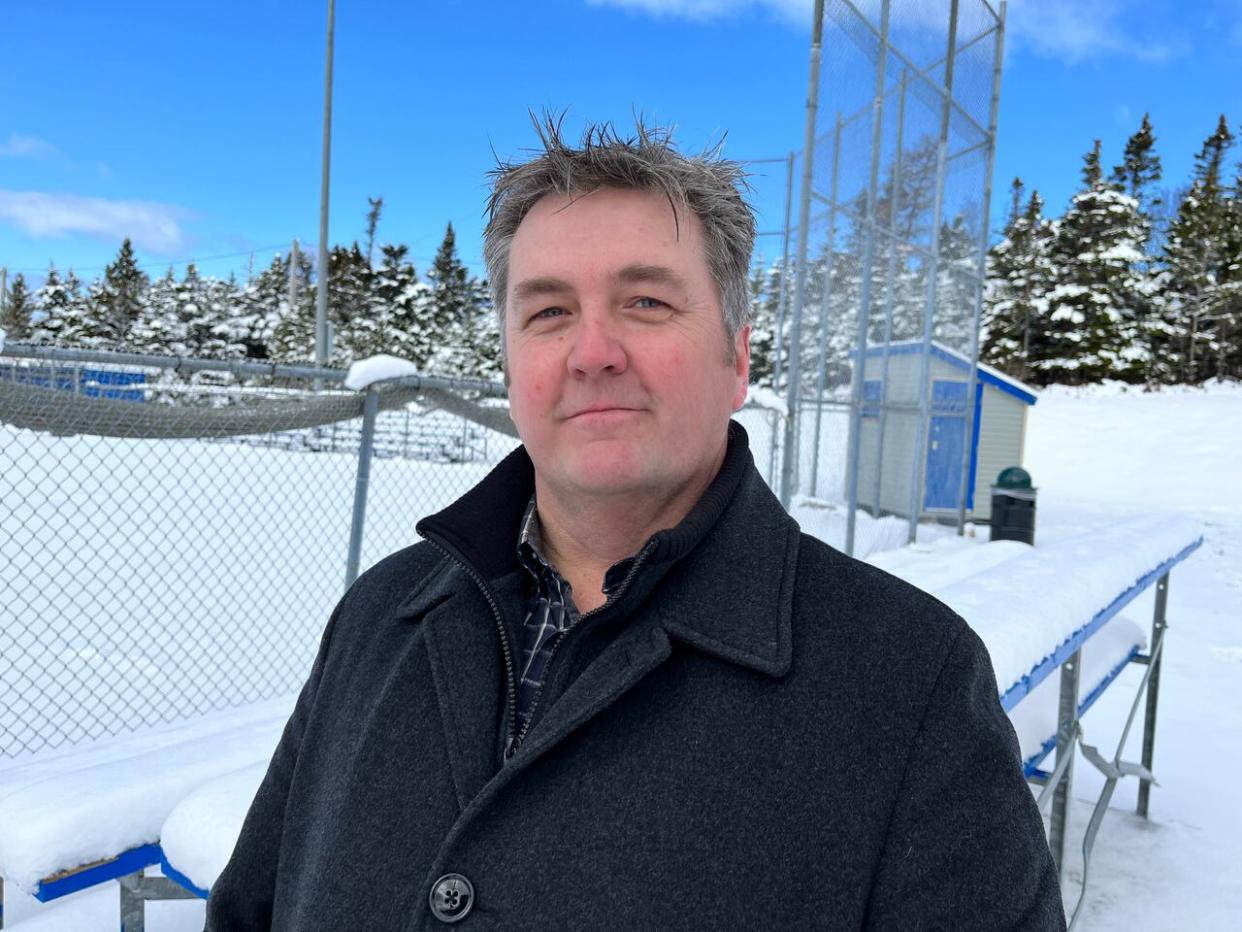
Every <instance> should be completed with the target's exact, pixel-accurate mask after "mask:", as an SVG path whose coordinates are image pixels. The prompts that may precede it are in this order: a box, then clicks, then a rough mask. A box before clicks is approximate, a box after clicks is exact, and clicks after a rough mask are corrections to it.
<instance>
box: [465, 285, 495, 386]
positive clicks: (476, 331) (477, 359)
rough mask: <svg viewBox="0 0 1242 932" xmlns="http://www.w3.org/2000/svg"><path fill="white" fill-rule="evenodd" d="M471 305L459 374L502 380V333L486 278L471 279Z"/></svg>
mask: <svg viewBox="0 0 1242 932" xmlns="http://www.w3.org/2000/svg"><path fill="white" fill-rule="evenodd" d="M469 281H470V292H471V300H470V305H469V307H467V309H466V317H465V324H464V331H463V338H462V340H461V341H460V344H459V345H460V346H461V348H462V353H461V356H460V357H459V359H460V360H461V362H460V369H459V370H458V372H459V373H460V374H461V375H463V376H466V377H467V378H473V379H498V378H500V377H501V366H500V339H501V337H500V330H499V329H498V327H497V322H496V312H495V311H494V310H493V308H492V300H491V293H490V292H489V291H488V288H487V282H486V281H485V280H484V279H480V278H475V277H473V276H471V278H470V280H469Z"/></svg>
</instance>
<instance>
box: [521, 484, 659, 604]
mask: <svg viewBox="0 0 1242 932" xmlns="http://www.w3.org/2000/svg"><path fill="white" fill-rule="evenodd" d="M639 550H640V551H641V550H642V548H641V547H640V548H639ZM517 552H518V561H519V562H520V563H521V564H522V566H524V567H525V568H526V571H527V572H528V573H530V575H531V578H532V579H533V580H534V583H535V585H536V586H538V587H539V589H540V590H542V591H547V589H548V588H549V587H551V586H552V585H554V581H559V582H560V588H562V589H563V590H564V591H565V592H566V593H567V594H568V596H569V598H568V600H567V602H568V603H569V605H570V606H571V607H572V603H573V591H572V588H571V587H570V585H569V583H568V582H566V581H565V579H564V577H562V576H561V574H560V573H559V572H558V571H557V569H556V567H554V566H553V565H552V564H551V563H549V562H548V560H547V558H546V557H545V556H544V555H543V529H542V528H541V527H540V526H539V511H538V509H537V508H536V506H535V496H534V495H532V496H531V497H530V502H529V503H528V504H527V506H526V513H525V514H524V515H523V516H522V524H521V527H520V530H519V531H518V547H517ZM637 556H638V554H637V553H635V554H633V555H632V556H628V557H626V558H625V559H623V560H618V561H617V562H616V563H614V564H613V565H612V566H610V567H608V572H606V573H605V574H604V588H603V590H602V591H603V593H604V596H605V597H606V598H609V599H611V598H612V595H613V593H614V592H616V591H617V589H618V587H619V586H620V585H621V583H622V582H623V581H624V580H625V577H626V576H628V575H629V572H630V569H631V568H632V567H633V565H634V560H635V558H636V557H637ZM548 574H551V576H549V575H548ZM573 613H574V616H575V620H576V616H577V609H576V608H573Z"/></svg>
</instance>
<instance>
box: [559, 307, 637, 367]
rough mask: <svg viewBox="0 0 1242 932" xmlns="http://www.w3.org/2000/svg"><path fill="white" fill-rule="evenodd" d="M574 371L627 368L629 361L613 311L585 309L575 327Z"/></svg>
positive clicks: (572, 361)
mask: <svg viewBox="0 0 1242 932" xmlns="http://www.w3.org/2000/svg"><path fill="white" fill-rule="evenodd" d="M567 362H568V365H569V370H570V372H571V373H574V374H579V373H581V374H582V375H595V374H597V373H601V372H611V373H612V374H614V375H616V374H619V373H621V372H624V371H625V370H626V368H627V367H628V365H629V362H628V359H627V357H626V353H625V345H624V342H623V340H622V337H621V333H620V330H619V326H618V322H617V321H614V320H613V319H612V315H611V314H591V313H589V312H584V313H583V314H582V316H581V318H580V319H579V323H578V326H577V327H575V328H574V333H573V346H572V347H571V348H570V351H569V359H568V361H567Z"/></svg>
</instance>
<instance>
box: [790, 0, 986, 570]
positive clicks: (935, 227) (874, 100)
mask: <svg viewBox="0 0 1242 932" xmlns="http://www.w3.org/2000/svg"><path fill="white" fill-rule="evenodd" d="M1001 30H1002V20H1001V18H1000V17H999V16H998V15H997V14H996V13H995V12H994V10H993V8H992V7H991V6H990V5H989V4H987V3H986V2H984V0H825V4H824V20H823V34H822V47H823V56H822V65H821V67H820V71H819V80H818V85H817V93H816V95H815V96H816V103H817V108H816V119H815V129H814V133H813V137H814V143H813V159H812V163H811V164H812V166H813V174H812V180H811V184H810V186H809V188H808V190H807V191H806V192H804V197H806V198H807V199H808V202H809V211H808V217H809V223H808V226H807V229H806V230H805V231H804V242H805V256H804V263H805V286H804V288H803V291H802V295H801V301H800V302H799V305H798V309H797V319H796V320H795V321H794V326H793V327H791V329H790V333H789V340H790V343H791V355H792V354H796V356H797V359H798V363H799V371H800V374H799V377H798V385H797V390H796V393H793V394H795V395H796V400H797V406H798V408H799V409H800V413H799V415H798V416H797V418H796V419H795V425H796V438H795V443H796V444H797V448H798V451H799V455H798V457H797V458H796V460H795V463H794V466H795V468H794V469H793V470H792V489H793V491H797V492H802V493H808V494H815V495H821V496H823V495H830V496H835V495H840V496H841V497H842V498H843V499H845V500H846V501H847V502H848V503H849V505H850V507H851V515H852V514H853V509H854V507H855V506H857V505H862V506H864V507H865V508H867V509H868V510H869V511H871V512H872V513H873V514H881V513H888V514H892V513H896V514H900V515H905V516H908V517H909V519H910V522H911V533H913V525H914V522H915V521H916V520H917V519H918V517H920V516H922V515H926V514H929V513H930V514H937V513H944V514H956V513H957V512H958V510H959V505H961V504H962V501H961V495H960V487H961V486H962V485H963V484H964V479H963V478H962V477H964V475H965V470H966V461H967V460H968V459H969V455H968V450H967V449H966V447H964V446H963V447H962V448H961V449H960V450H959V449H958V447H957V446H955V444H957V443H958V441H957V439H953V438H959V436H960V438H962V441H961V442H962V443H966V444H968V442H969V437H970V418H971V416H972V406H971V405H970V404H967V403H966V402H965V400H964V399H963V400H962V401H961V403H960V404H959V403H958V402H957V401H954V402H952V403H950V401H949V400H948V397H949V396H948V395H946V394H945V393H946V392H949V393H952V392H956V391H957V390H956V389H946V388H941V389H939V391H940V392H941V396H942V397H940V402H939V407H938V408H937V401H936V398H937V396H936V392H937V389H936V387H935V385H933V381H934V379H933V378H932V359H933V357H934V356H936V354H938V353H939V356H940V358H942V359H943V360H948V361H950V362H955V363H959V364H960V365H959V370H960V371H959V374H958V375H957V376H956V380H957V381H960V382H962V383H963V386H964V389H965V394H969V393H970V392H971V391H973V387H974V360H975V357H976V353H977V349H976V348H977V330H978V307H979V301H980V297H981V270H982V259H983V250H984V247H985V244H986V239H987V234H988V230H987V213H988V200H989V197H990V176H991V153H992V149H993V140H994V136H995V131H994V130H995V101H996V94H997V87H998V85H997V80H998V77H999V43H1000V37H1001ZM951 380H952V379H949V378H948V377H944V378H941V381H951ZM842 405H848V410H849V425H848V427H847V428H846V433H847V436H848V438H849V442H848V443H847V444H841V443H830V444H827V445H825V442H824V437H825V434H826V433H828V432H830V431H840V430H842V429H843V427H844V425H842V424H841V423H840V418H839V417H838V418H837V419H836V422H835V423H833V424H832V425H831V426H828V425H827V422H826V421H825V415H826V414H827V413H829V412H839V411H840V410H841V406H842ZM933 409H935V410H933ZM808 411H809V412H811V416H810V418H809V420H808V417H807V412H808ZM936 418H939V419H940V420H936ZM950 420H953V421H954V423H952V424H950ZM936 431H940V433H942V434H943V437H940V438H939V439H938V438H937V436H934V434H935V433H936ZM944 438H950V439H948V440H946V439H944ZM808 446H809V448H810V450H811V453H810V455H808V454H807V453H806V450H807V448H808ZM950 448H952V450H953V451H956V454H957V458H956V459H954V458H953V456H952V455H950V452H951V451H950ZM934 453H935V454H938V455H936V456H933V454H934ZM963 457H965V459H963ZM929 468H930V469H934V470H936V474H935V478H936V481H937V483H939V485H938V493H937V495H936V496H933V497H932V498H931V499H928V497H927V496H926V494H925V493H926V491H927V483H928V471H929ZM824 474H827V475H828V477H829V478H828V481H826V482H824V481H822V480H821V476H823V475H824ZM959 480H960V481H959ZM955 489H957V490H959V491H953V490H955ZM941 493H943V494H941ZM852 521H853V518H851V525H850V533H851V534H852V529H853V524H852ZM849 545H850V542H849V540H847V547H848V546H849Z"/></svg>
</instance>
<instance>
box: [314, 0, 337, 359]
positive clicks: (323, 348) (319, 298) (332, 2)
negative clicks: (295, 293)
mask: <svg viewBox="0 0 1242 932" xmlns="http://www.w3.org/2000/svg"><path fill="white" fill-rule="evenodd" d="M335 28H336V0H328V48H327V56H326V64H325V67H324V78H323V171H322V173H321V175H320V179H319V269H318V272H319V282H318V284H319V289H318V292H317V293H316V295H315V363H316V364H317V365H320V366H322V365H326V364H327V361H328V177H329V175H330V174H331V171H330V168H331V162H332V44H333V33H334V31H335Z"/></svg>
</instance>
